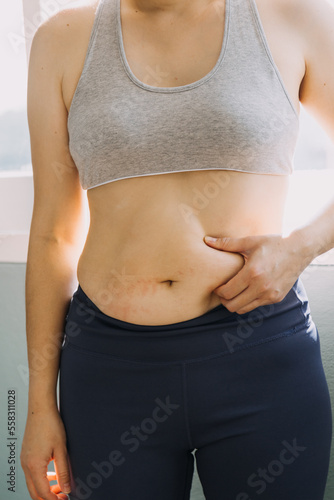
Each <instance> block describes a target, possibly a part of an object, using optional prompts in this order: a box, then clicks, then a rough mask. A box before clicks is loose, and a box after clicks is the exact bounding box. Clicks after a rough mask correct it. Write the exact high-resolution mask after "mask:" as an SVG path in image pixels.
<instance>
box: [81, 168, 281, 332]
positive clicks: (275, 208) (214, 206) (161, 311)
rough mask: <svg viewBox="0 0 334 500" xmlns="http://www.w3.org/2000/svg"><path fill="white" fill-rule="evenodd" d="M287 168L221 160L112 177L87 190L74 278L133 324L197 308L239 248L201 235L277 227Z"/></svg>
mask: <svg viewBox="0 0 334 500" xmlns="http://www.w3.org/2000/svg"><path fill="white" fill-rule="evenodd" d="M287 188H288V177H287V176H277V175H268V174H263V175H260V174H252V173H243V172H236V171H224V170H203V171H190V172H177V173H171V174H160V175H152V176H143V177H136V178H129V179H122V180H117V181H114V182H110V183H107V184H104V185H102V186H97V187H95V188H92V189H90V190H88V192H87V196H88V202H89V209H90V227H89V231H88V235H87V240H86V243H85V246H84V249H83V252H82V254H81V257H80V259H79V263H78V270H77V277H78V281H79V283H80V285H81V287H82V289H83V290H84V292H85V293H86V294H87V295H88V297H89V298H90V299H91V300H92V301H93V302H94V304H95V305H96V306H97V307H98V308H99V309H100V310H101V311H102V313H104V314H106V315H108V316H111V317H113V318H117V319H120V320H122V321H126V322H130V323H135V324H141V325H163V324H171V323H176V322H180V321H185V320H189V319H191V318H195V317H197V316H199V315H202V314H204V313H205V312H207V311H209V310H210V309H213V308H214V307H216V306H217V305H219V304H221V300H220V297H219V296H218V295H217V294H216V293H215V292H214V290H215V289H216V288H217V287H219V286H220V285H222V284H224V283H226V282H227V281H228V280H230V279H231V278H232V277H233V276H235V275H236V274H237V273H238V272H239V271H240V270H241V269H242V267H243V266H244V258H243V256H242V255H240V254H238V253H231V252H226V251H222V250H217V249H213V248H211V247H209V246H208V245H206V244H205V242H204V241H203V237H204V236H205V235H210V236H219V237H244V236H251V235H261V234H281V233H282V223H283V214H284V205H285V199H286V194H287Z"/></svg>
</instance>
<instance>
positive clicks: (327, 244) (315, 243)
mask: <svg viewBox="0 0 334 500" xmlns="http://www.w3.org/2000/svg"><path fill="white" fill-rule="evenodd" d="M289 238H290V239H291V240H293V241H294V242H295V247H296V251H298V252H300V256H301V258H302V259H303V260H305V262H306V263H307V264H306V265H308V264H309V263H310V262H312V260H313V259H315V258H316V257H318V256H319V255H321V254H323V253H325V252H328V251H329V250H331V249H332V248H334V200H332V201H331V202H330V203H329V204H328V205H327V206H326V208H325V209H324V210H323V211H322V212H321V213H320V214H319V215H317V216H316V217H314V218H313V219H312V220H311V221H309V222H308V223H306V224H305V225H304V226H302V227H300V228H298V229H296V230H295V231H293V232H292V233H291V235H290V236H289ZM305 267H306V266H305Z"/></svg>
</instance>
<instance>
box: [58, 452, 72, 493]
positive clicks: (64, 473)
mask: <svg viewBox="0 0 334 500" xmlns="http://www.w3.org/2000/svg"><path fill="white" fill-rule="evenodd" d="M54 462H55V469H56V475H57V481H58V484H59V486H60V489H61V491H63V492H64V493H70V491H71V485H70V483H71V481H70V472H69V464H68V460H67V450H66V448H61V449H60V448H57V449H55V451H54Z"/></svg>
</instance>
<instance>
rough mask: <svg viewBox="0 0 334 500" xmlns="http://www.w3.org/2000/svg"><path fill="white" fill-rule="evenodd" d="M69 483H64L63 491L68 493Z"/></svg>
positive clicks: (69, 489)
mask: <svg viewBox="0 0 334 500" xmlns="http://www.w3.org/2000/svg"><path fill="white" fill-rule="evenodd" d="M70 491H71V485H70V484H69V483H66V484H64V493H70Z"/></svg>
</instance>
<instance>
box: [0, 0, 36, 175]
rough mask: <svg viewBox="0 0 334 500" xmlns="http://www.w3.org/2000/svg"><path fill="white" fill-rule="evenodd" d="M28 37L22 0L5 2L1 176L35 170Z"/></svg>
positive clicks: (0, 48) (0, 17) (0, 22)
mask: <svg viewBox="0 0 334 500" xmlns="http://www.w3.org/2000/svg"><path fill="white" fill-rule="evenodd" d="M24 35H25V34H24V23H23V7H22V0H10V2H3V3H2V4H1V6H0V37H1V44H0V60H1V67H2V72H1V85H0V86H1V93H0V172H1V171H4V170H16V171H17V170H27V169H28V170H29V169H31V166H30V145H29V133H28V124H27V118H26V86H27V54H26V43H25V36H24Z"/></svg>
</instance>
